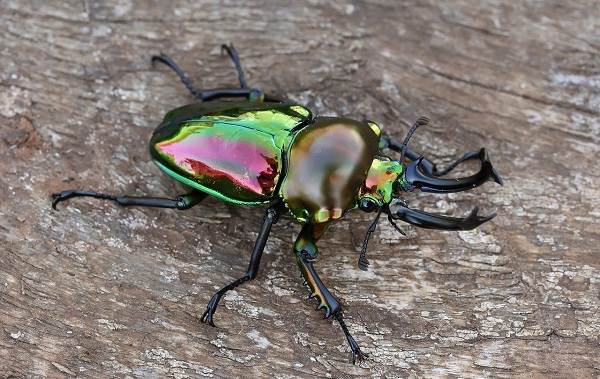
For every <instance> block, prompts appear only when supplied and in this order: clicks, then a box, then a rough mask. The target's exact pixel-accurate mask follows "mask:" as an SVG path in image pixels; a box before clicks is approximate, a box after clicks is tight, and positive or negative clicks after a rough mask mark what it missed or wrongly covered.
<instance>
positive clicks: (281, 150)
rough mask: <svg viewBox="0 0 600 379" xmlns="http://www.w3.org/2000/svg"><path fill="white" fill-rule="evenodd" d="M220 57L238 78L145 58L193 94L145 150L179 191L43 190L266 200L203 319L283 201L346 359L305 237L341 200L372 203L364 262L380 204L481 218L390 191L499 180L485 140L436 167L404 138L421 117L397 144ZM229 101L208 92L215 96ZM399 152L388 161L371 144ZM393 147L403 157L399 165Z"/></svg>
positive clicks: (252, 273)
mask: <svg viewBox="0 0 600 379" xmlns="http://www.w3.org/2000/svg"><path fill="white" fill-rule="evenodd" d="M222 49H223V51H225V52H227V54H228V55H229V56H230V58H231V59H232V61H233V63H234V65H235V68H236V71H237V74H238V77H239V82H240V87H239V88H220V89H212V90H199V89H197V88H196V87H195V86H194V85H193V83H192V82H191V81H190V79H189V77H188V75H187V74H186V73H185V72H184V71H183V70H182V69H181V68H179V66H177V64H176V63H175V62H174V61H173V60H172V59H171V58H170V57H168V56H167V55H164V54H161V55H159V56H154V57H152V62H153V63H154V62H161V63H164V64H166V65H167V66H168V67H170V68H171V69H172V70H173V71H175V73H176V74H177V75H178V76H179V78H180V79H181V81H182V82H183V84H184V85H185V86H186V87H187V88H188V89H189V90H190V92H191V93H192V94H193V95H194V96H195V97H196V98H198V99H199V100H201V102H199V103H195V104H190V105H186V106H183V107H181V108H177V109H174V110H172V111H170V112H168V113H167V114H166V116H165V118H164V120H163V121H162V123H161V124H160V125H159V126H158V127H157V128H156V130H155V131H154V133H153V135H152V138H151V139H150V154H151V156H152V159H153V160H154V162H155V163H156V164H157V165H158V167H159V168H160V169H161V170H163V171H164V172H165V173H166V174H167V175H169V176H171V177H172V178H174V179H175V180H177V181H179V182H181V183H183V184H185V185H187V186H189V187H190V188H191V192H190V193H188V194H184V195H180V196H178V197H176V198H174V199H170V198H159V197H134V196H124V195H122V196H113V195H107V194H102V193H98V192H93V191H81V190H67V191H63V192H60V193H56V194H53V195H52V196H53V199H54V200H53V203H52V207H53V208H54V209H56V205H57V204H58V203H59V202H61V201H64V200H67V199H69V198H72V197H77V196H89V197H95V198H100V199H107V200H112V201H115V202H117V203H118V204H119V205H123V206H131V205H136V206H147V207H160V208H174V209H188V208H191V207H193V206H194V205H196V204H198V203H199V202H200V201H201V200H202V199H204V198H205V197H206V196H208V195H211V196H214V197H216V198H218V199H221V200H223V201H226V202H230V203H234V204H238V205H259V204H268V208H267V210H266V213H265V216H264V219H263V222H262V226H261V229H260V232H259V234H258V238H257V239H256V243H255V245H254V248H253V249H252V254H251V257H250V264H249V266H248V270H247V271H246V273H245V274H244V275H243V276H242V277H240V278H239V279H237V280H235V281H233V282H231V283H229V284H228V285H226V286H225V287H223V288H221V289H220V290H219V291H217V292H216V293H215V294H214V295H213V296H212V298H211V299H210V301H209V303H208V306H207V308H206V311H205V312H204V314H203V315H202V317H201V319H202V321H203V322H205V323H208V324H210V325H212V326H214V323H213V315H214V313H215V311H216V309H217V306H218V304H219V301H220V300H221V298H222V297H223V295H224V294H225V293H226V292H227V291H229V290H231V289H234V288H235V287H237V286H239V285H240V284H242V283H244V282H246V281H249V280H252V279H254V278H255V277H256V275H257V272H258V268H259V264H260V259H261V256H262V252H263V249H264V247H265V244H266V242H267V238H268V237H269V233H270V231H271V226H272V225H273V224H275V223H276V222H277V220H278V218H279V216H280V215H281V214H282V212H283V211H285V210H287V211H289V212H290V213H291V215H292V216H293V217H294V218H295V219H296V220H298V221H299V222H300V223H301V224H302V230H301V231H300V234H299V235H298V238H297V239H296V242H295V243H294V253H295V255H296V261H297V263H298V267H299V268H300V271H301V273H302V275H303V277H304V279H305V282H306V284H307V285H308V287H309V290H310V292H311V297H312V298H316V299H317V301H318V305H317V309H323V310H324V311H325V317H326V318H328V317H334V318H335V319H336V320H337V322H338V323H339V324H340V326H341V328H342V330H343V332H344V334H345V335H346V339H347V340H348V343H349V345H350V349H351V350H352V362H356V361H360V360H362V359H364V357H365V354H364V353H362V352H361V350H360V348H359V346H358V344H357V343H356V341H355V340H354V338H353V337H352V336H351V335H350V332H349V331H348V328H347V327H346V324H345V322H344V318H343V317H342V306H341V305H340V303H339V302H338V300H336V298H335V297H334V296H333V295H332V294H331V292H330V291H329V290H328V289H327V287H325V285H324V284H323V282H322V281H321V279H320V278H319V275H318V274H317V272H316V270H315V260H316V258H317V255H318V252H319V250H318V248H317V245H316V243H317V240H318V239H319V238H320V237H321V236H322V235H323V233H324V232H325V230H326V229H327V227H328V226H329V225H330V224H331V222H333V221H334V220H337V219H339V218H341V217H343V216H344V215H345V214H346V212H347V211H349V210H351V209H355V208H359V209H361V210H363V211H365V212H373V213H376V216H375V220H374V221H373V223H372V224H371V226H370V227H369V229H368V231H367V234H366V236H365V240H364V242H363V246H362V249H361V252H360V257H359V267H360V268H361V269H362V270H366V268H367V265H368V261H367V259H366V251H367V243H368V240H369V237H370V236H371V234H372V233H373V232H374V231H375V227H376V226H377V223H378V221H379V218H380V216H381V214H382V213H385V214H386V215H387V218H388V220H389V221H390V222H391V223H392V225H393V226H394V227H395V228H396V229H397V230H398V231H399V232H401V233H402V230H401V229H400V228H398V226H397V225H396V224H395V221H396V220H401V221H404V222H407V223H409V224H412V225H415V226H418V227H422V228H430V229H442V230H470V229H473V228H475V227H477V226H479V225H480V224H482V223H484V222H486V221H488V220H490V219H491V218H492V217H494V215H493V214H492V215H489V216H486V217H482V216H479V215H478V214H477V208H475V209H474V210H473V211H472V212H471V213H470V214H469V215H468V216H467V217H464V218H453V217H447V216H442V215H435V214H430V213H427V212H423V211H420V210H416V209H411V208H409V207H408V206H407V205H406V203H405V202H403V201H402V200H400V199H399V195H400V193H401V192H402V191H412V190H414V189H419V190H421V191H425V192H433V193H448V192H459V191H465V190H469V189H471V188H474V187H477V186H479V185H481V184H483V183H485V182H486V181H488V180H492V181H495V182H496V183H498V184H502V179H501V178H500V176H499V175H498V173H497V172H496V170H495V169H494V168H493V167H492V164H491V163H490V161H489V159H488V157H487V154H486V152H485V149H481V150H480V151H477V152H469V153H467V154H465V155H464V156H463V157H462V158H460V159H458V160H456V161H455V162H454V163H452V164H450V165H449V166H448V167H447V168H446V169H445V170H438V168H437V167H436V165H435V164H433V163H431V162H430V161H429V160H427V159H426V158H424V157H423V156H421V155H420V154H418V153H416V152H414V151H413V150H411V149H410V148H408V147H407V144H408V141H409V139H410V137H411V136H412V134H413V133H414V132H415V130H416V129H417V128H418V127H419V126H422V125H425V124H426V123H427V122H428V120H427V119H426V118H420V119H419V120H417V122H416V123H415V124H414V125H413V126H412V128H411V129H410V131H409V133H408V134H407V136H406V138H405V140H404V141H403V142H402V143H400V142H397V141H394V140H392V139H390V138H389V137H387V136H384V135H382V134H381V131H380V129H379V127H378V126H377V124H376V123H374V122H371V121H355V120H351V119H348V118H343V117H320V116H319V117H313V116H312V114H311V112H310V111H309V110H308V109H307V108H305V107H304V106H302V105H300V104H296V103H293V102H289V101H282V100H278V99H276V98H272V97H270V96H268V95H266V94H265V93H264V92H262V91H261V90H259V89H255V88H250V87H248V85H247V83H246V79H245V77H244V72H243V70H242V67H241V63H240V60H239V56H238V54H237V51H236V50H235V49H234V48H233V46H231V45H230V46H227V45H223V46H222ZM234 97H237V98H242V99H243V100H241V101H218V99H222V98H234ZM384 149H388V150H392V151H395V152H397V153H400V154H401V156H400V159H398V160H392V159H389V158H387V157H385V156H384V155H383V154H382V150H384ZM405 158H406V159H407V160H408V161H409V163H408V164H406V165H405V164H404V161H405ZM471 159H478V160H479V161H480V162H481V168H480V170H479V172H477V173H476V174H474V175H472V176H468V177H464V178H451V179H443V178H441V176H443V175H445V174H448V173H449V172H450V171H452V170H453V169H454V168H455V167H456V166H458V165H459V164H460V163H462V162H464V161H467V160H471Z"/></svg>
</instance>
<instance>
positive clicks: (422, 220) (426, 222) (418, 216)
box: [390, 202, 496, 230]
mask: <svg viewBox="0 0 600 379" xmlns="http://www.w3.org/2000/svg"><path fill="white" fill-rule="evenodd" d="M393 208H394V209H393V210H392V211H391V212H390V215H391V217H392V218H394V219H396V220H402V221H404V222H407V223H409V224H412V225H415V226H418V227H420V228H425V229H441V230H471V229H475V228H476V227H478V226H479V225H481V224H483V223H484V222H486V221H489V220H491V219H492V218H494V217H495V216H496V214H495V213H492V214H491V215H488V216H479V215H478V214H477V213H478V211H479V209H478V208H477V207H475V208H474V209H473V210H472V211H471V213H469V215H468V216H467V217H448V216H443V215H436V214H431V213H428V212H423V211H420V210H418V209H412V208H408V207H406V206H404V205H402V204H401V203H399V202H398V203H394V204H393Z"/></svg>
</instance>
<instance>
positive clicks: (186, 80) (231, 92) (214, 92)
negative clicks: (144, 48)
mask: <svg viewBox="0 0 600 379" xmlns="http://www.w3.org/2000/svg"><path fill="white" fill-rule="evenodd" d="M223 46H225V45H223ZM223 48H224V49H225V50H226V51H227V52H228V54H230V56H231V57H232V59H233V60H234V64H235V65H236V69H238V65H239V70H238V76H239V79H240V85H242V87H241V88H215V89H208V90H200V89H198V88H197V87H196V86H195V85H194V83H193V82H192V80H191V79H190V77H189V76H188V74H187V73H186V72H185V71H184V70H183V69H182V68H181V67H179V65H177V63H175V61H174V60H173V59H172V58H171V57H169V56H168V55H167V54H164V53H161V54H160V55H153V56H152V64H154V63H155V62H161V63H163V64H165V65H167V66H168V67H169V68H170V69H172V70H173V71H174V72H175V73H176V74H177V76H178V77H179V79H180V80H181V82H182V83H183V84H184V85H185V87H186V88H187V89H188V90H189V91H190V93H191V94H192V95H193V96H194V97H196V98H198V99H200V100H202V101H211V100H216V99H219V98H223V97H245V98H248V99H249V100H254V101H263V100H264V99H270V98H269V97H267V96H265V94H264V93H263V92H262V91H260V90H258V89H256V88H248V86H247V85H246V79H245V78H244V73H243V71H241V64H239V57H237V52H235V54H234V55H233V56H232V55H231V54H232V53H230V52H229V51H230V50H228V49H229V47H227V48H225V47H223ZM233 51H235V50H233ZM234 56H235V57H237V63H236V59H235V58H234Z"/></svg>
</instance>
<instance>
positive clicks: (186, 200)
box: [52, 190, 208, 210]
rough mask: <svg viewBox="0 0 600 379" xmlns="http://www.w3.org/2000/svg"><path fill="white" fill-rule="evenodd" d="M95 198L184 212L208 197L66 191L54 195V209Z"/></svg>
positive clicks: (191, 194) (194, 192) (202, 194)
mask: <svg viewBox="0 0 600 379" xmlns="http://www.w3.org/2000/svg"><path fill="white" fill-rule="evenodd" d="M82 196H86V197H94V198H96V199H105V200H111V201H114V202H116V203H117V204H119V205H122V206H132V205H136V206H141V207H157V208H174V209H179V210H184V209H188V208H191V207H193V206H194V205H196V204H198V203H199V202H200V201H202V199H204V198H205V197H206V196H208V195H207V194H206V193H204V192H200V191H192V192H190V193H188V194H186V195H180V196H177V197H176V198H175V199H169V198H164V197H148V196H125V195H119V196H114V195H107V194H104V193H99V192H94V191H81V190H66V191H62V192H59V193H53V194H52V199H53V200H52V208H53V209H55V210H56V206H57V205H58V203H60V202H61V201H65V200H67V199H70V198H72V197H82Z"/></svg>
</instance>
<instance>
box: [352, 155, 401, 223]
mask: <svg viewBox="0 0 600 379" xmlns="http://www.w3.org/2000/svg"><path fill="white" fill-rule="evenodd" d="M403 172H404V167H403V165H402V164H401V163H400V162H398V161H394V160H390V159H387V158H375V159H374V160H373V163H372V164H371V168H369V172H368V173H367V178H366V179H365V182H364V183H363V185H362V187H361V188H360V191H359V193H358V204H357V205H358V207H359V208H360V209H361V210H363V211H365V212H374V211H376V210H378V209H379V208H381V207H382V206H385V205H387V204H389V203H390V202H391V201H392V199H393V197H394V193H396V192H397V189H398V183H399V180H403V175H402V174H403Z"/></svg>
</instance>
